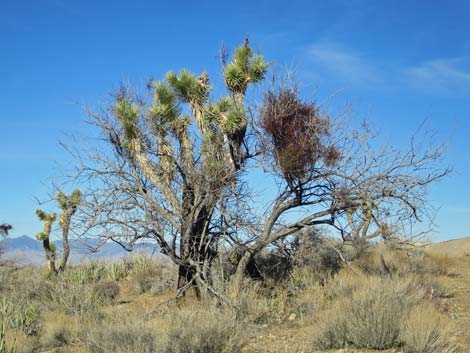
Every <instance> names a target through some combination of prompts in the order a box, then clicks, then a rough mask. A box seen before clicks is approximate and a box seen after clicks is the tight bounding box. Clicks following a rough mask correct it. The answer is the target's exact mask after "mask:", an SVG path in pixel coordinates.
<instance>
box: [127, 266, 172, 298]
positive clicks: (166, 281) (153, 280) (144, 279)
mask: <svg viewBox="0 0 470 353" xmlns="http://www.w3.org/2000/svg"><path fill="white" fill-rule="evenodd" d="M128 280H129V284H130V287H131V291H132V292H133V293H134V294H137V295H140V294H144V293H150V294H160V293H163V292H165V291H167V290H169V289H174V288H175V285H176V272H175V271H173V270H172V269H170V268H157V267H149V268H145V269H139V270H137V271H135V272H134V273H133V274H131V275H130V276H129V278H128Z"/></svg>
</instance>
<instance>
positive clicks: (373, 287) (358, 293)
mask: <svg viewBox="0 0 470 353" xmlns="http://www.w3.org/2000/svg"><path fill="white" fill-rule="evenodd" d="M355 280H356V282H357V283H356V284H357V285H356V286H353V287H352V289H351V286H348V287H349V288H350V289H348V291H344V290H343V289H341V290H340V292H339V293H349V290H352V292H351V294H350V295H343V296H341V297H339V293H337V297H336V299H335V300H334V301H332V302H331V307H330V309H329V310H327V311H325V312H324V313H323V314H322V315H321V325H320V326H321V327H320V329H319V331H318V332H317V333H316V336H315V338H314V343H313V345H314V347H315V348H320V349H330V348H343V347H347V346H353V347H357V348H374V349H387V348H392V347H394V346H396V345H397V344H398V337H399V335H400V325H401V321H402V318H403V317H404V316H405V315H406V314H407V313H408V311H409V310H410V308H411V307H412V306H413V305H415V304H416V303H418V302H419V301H420V300H422V299H423V296H424V293H423V291H422V290H420V289H418V288H415V287H414V286H413V280H412V279H394V280H392V279H386V278H379V277H365V276H357V277H355ZM330 285H332V286H334V285H335V283H334V282H333V283H331V284H330Z"/></svg>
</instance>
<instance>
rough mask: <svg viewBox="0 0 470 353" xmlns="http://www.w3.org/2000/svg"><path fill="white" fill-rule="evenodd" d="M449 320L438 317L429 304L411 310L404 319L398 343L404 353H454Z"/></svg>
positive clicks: (441, 316)
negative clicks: (400, 343) (399, 342)
mask: <svg viewBox="0 0 470 353" xmlns="http://www.w3.org/2000/svg"><path fill="white" fill-rule="evenodd" d="M451 337H452V329H451V326H450V324H449V319H448V318H446V317H444V316H443V315H440V314H439V313H438V312H437V311H436V309H435V308H434V307H433V306H432V305H431V304H429V303H423V304H420V305H418V306H417V307H415V308H413V309H412V310H411V311H410V312H409V313H408V315H407V317H405V318H404V320H403V322H402V326H401V329H400V341H401V342H402V343H403V345H404V350H405V352H406V353H455V352H458V346H457V344H456V342H455V341H454V340H453V339H452V338H451Z"/></svg>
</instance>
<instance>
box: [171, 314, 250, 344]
mask: <svg viewBox="0 0 470 353" xmlns="http://www.w3.org/2000/svg"><path fill="white" fill-rule="evenodd" d="M246 344H247V339H246V332H245V331H244V329H243V326H242V325H241V324H240V323H239V322H237V320H236V319H235V316H234V315H233V313H232V312H230V311H227V310H223V309H220V310H219V309H216V308H213V307H206V306H197V307H193V308H185V309H182V310H181V311H179V312H177V313H176V315H174V316H173V317H172V318H170V321H169V324H168V328H167V329H166V348H165V351H164V352H167V353H187V352H192V353H207V352H212V353H239V352H241V351H242V349H243V347H244V346H245V345H246Z"/></svg>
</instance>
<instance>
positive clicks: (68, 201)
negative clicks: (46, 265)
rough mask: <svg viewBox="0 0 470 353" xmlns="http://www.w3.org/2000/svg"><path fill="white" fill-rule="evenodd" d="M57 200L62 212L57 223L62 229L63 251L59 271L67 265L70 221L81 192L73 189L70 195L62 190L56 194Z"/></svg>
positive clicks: (78, 202)
mask: <svg viewBox="0 0 470 353" xmlns="http://www.w3.org/2000/svg"><path fill="white" fill-rule="evenodd" d="M56 199H57V202H58V204H59V208H60V209H61V210H62V213H61V214H60V216H59V225H60V228H61V229H62V245H63V253H62V259H61V261H60V265H59V271H64V270H65V267H66V266H67V261H68V259H69V255H70V245H69V230H70V224H71V221H72V216H73V215H74V214H75V212H77V208H78V206H79V205H80V202H81V200H82V193H81V191H80V190H78V189H76V190H74V191H73V192H72V193H71V194H70V195H66V194H64V193H63V192H59V193H58V194H57V197H56Z"/></svg>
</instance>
